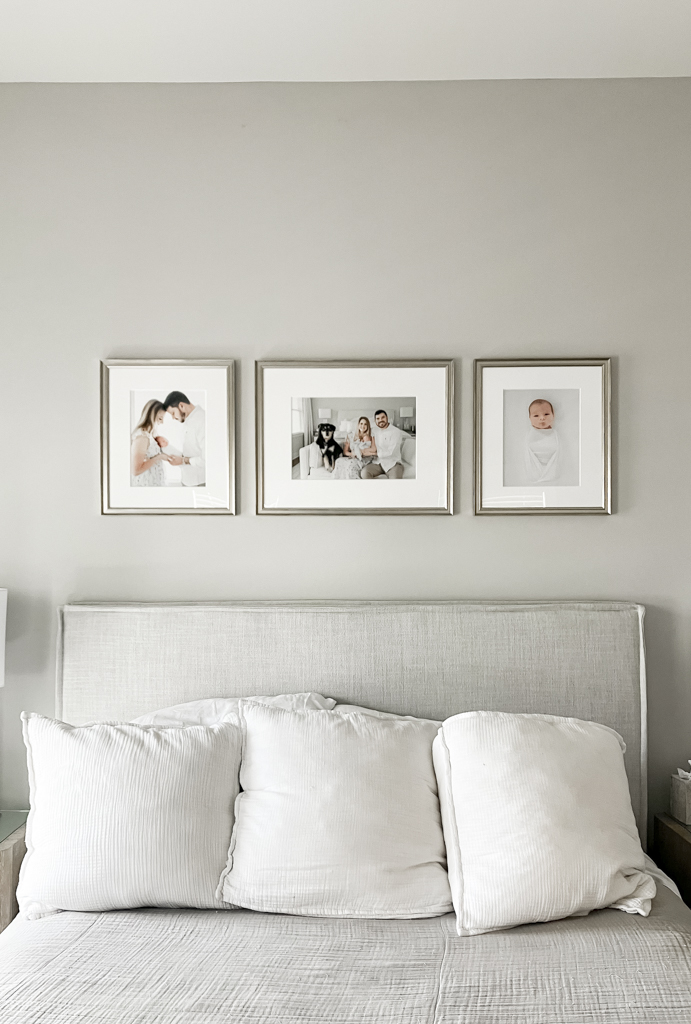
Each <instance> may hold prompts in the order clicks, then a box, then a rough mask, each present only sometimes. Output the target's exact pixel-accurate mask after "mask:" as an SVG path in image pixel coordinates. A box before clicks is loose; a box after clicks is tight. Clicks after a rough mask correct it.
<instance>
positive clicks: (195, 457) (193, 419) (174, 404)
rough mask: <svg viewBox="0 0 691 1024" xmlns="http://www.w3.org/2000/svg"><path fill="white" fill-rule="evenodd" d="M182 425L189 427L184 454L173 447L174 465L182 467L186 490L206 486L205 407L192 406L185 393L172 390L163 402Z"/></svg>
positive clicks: (172, 459)
mask: <svg viewBox="0 0 691 1024" xmlns="http://www.w3.org/2000/svg"><path fill="white" fill-rule="evenodd" d="M163 404H164V406H165V408H166V412H169V413H170V415H171V416H172V417H173V419H174V420H177V421H178V423H184V424H185V439H184V441H183V442H182V451H181V452H176V451H175V449H174V448H170V449H169V451H168V452H166V455H169V456H170V460H169V461H170V464H171V466H182V486H183V487H205V486H206V415H205V413H204V410H203V409H202V407H201V405H192V403H191V402H190V400H189V398H188V397H187V395H185V394H183V392H182V391H171V392H170V394H169V395H168V397H167V398H166V400H165V402H164V403H163Z"/></svg>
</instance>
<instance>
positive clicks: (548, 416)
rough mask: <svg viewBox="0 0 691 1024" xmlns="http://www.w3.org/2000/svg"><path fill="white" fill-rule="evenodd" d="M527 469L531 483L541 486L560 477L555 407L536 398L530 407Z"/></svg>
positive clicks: (526, 451) (526, 449) (526, 448)
mask: <svg viewBox="0 0 691 1024" xmlns="http://www.w3.org/2000/svg"><path fill="white" fill-rule="evenodd" d="M528 417H529V419H530V426H529V427H528V433H527V435H526V447H525V468H526V473H527V474H528V479H529V480H530V481H531V483H536V484H541V483H546V482H547V481H549V480H554V479H555V477H557V476H558V475H559V468H560V467H559V435H558V433H557V431H556V429H555V427H554V406H553V405H552V403H551V402H548V401H547V399H546V398H536V399H535V400H534V401H533V402H531V403H530V405H529V406H528Z"/></svg>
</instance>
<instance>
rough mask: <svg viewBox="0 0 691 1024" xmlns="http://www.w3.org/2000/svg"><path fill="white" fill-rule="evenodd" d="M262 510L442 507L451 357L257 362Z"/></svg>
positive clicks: (381, 511)
mask: <svg viewBox="0 0 691 1024" xmlns="http://www.w3.org/2000/svg"><path fill="white" fill-rule="evenodd" d="M256 416H257V512H258V514H260V515H329V514H331V515H435V514H436V515H450V514H451V513H452V504H453V497H452V496H453V483H452V470H453V363H452V361H451V360H425V361H415V362H403V361H382V362H325V361H324V362H322V361H317V362H259V363H257V365H256Z"/></svg>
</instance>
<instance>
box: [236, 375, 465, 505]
mask: <svg viewBox="0 0 691 1024" xmlns="http://www.w3.org/2000/svg"><path fill="white" fill-rule="evenodd" d="M382 369H384V370H413V371H415V370H419V371H425V370H437V371H441V372H442V374H443V397H442V398H441V401H442V403H443V409H440V410H437V412H438V418H439V421H440V422H443V431H444V445H445V455H444V462H443V474H440V475H443V480H439V481H438V484H439V493H441V492H443V494H444V499H443V501H441V502H440V504H439V505H433V504H432V503H427V504H424V505H406V504H399V505H397V506H395V507H391V506H386V507H383V506H382V505H381V504H377V503H376V501H374V503H373V499H376V498H377V496H378V495H377V490H378V489H379V488H383V487H384V486H387V485H386V484H384V483H373V484H364V485H361V484H358V486H364V487H365V488H372V490H371V491H370V493H367V491H363V498H366V499H367V501H368V502H369V504H363V505H362V506H357V507H352V506H351V507H344V506H343V505H333V506H324V505H317V504H313V505H310V504H307V505H304V506H300V507H297V506H295V505H289V504H287V505H281V504H276V503H275V502H269V501H268V500H267V483H269V481H268V480H267V473H268V467H267V459H266V452H265V440H266V429H265V402H266V388H265V378H266V374H267V373H268V372H269V371H276V370H278V371H281V370H347V371H350V370H363V371H369V370H382ZM358 393H361V394H363V395H365V394H369V393H371V392H367V391H362V392H358ZM386 393H387V394H391V392H386ZM255 418H256V419H255V426H256V431H255V442H256V449H255V455H256V498H257V501H256V511H257V515H274V516H275V515H315V516H316V515H318V516H323V515H377V516H378V515H453V469H454V362H453V360H452V359H420V360H414V359H410V360H408V359H400V360H395V359H382V360H259V361H257V362H256V363H255ZM416 446H417V437H416ZM410 482H411V481H396V483H410ZM413 482H415V481H413ZM312 486H313V485H312ZM331 486H333V485H331ZM381 496H382V492H379V497H381Z"/></svg>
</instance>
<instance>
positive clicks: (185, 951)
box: [0, 886, 691, 1024]
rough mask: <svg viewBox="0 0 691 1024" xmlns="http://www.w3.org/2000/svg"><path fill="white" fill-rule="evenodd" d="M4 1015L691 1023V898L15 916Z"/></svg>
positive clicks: (85, 1021)
mask: <svg viewBox="0 0 691 1024" xmlns="http://www.w3.org/2000/svg"><path fill="white" fill-rule="evenodd" d="M0 1020H1V1021H2V1024H39V1022H40V1024H77V1022H79V1024H207V1022H208V1024H221V1022H223V1024H225V1022H232V1024H259V1022H262V1024H325V1022H329V1024H370V1022H371V1024H374V1022H377V1024H389V1022H390V1024H452V1022H453V1024H585V1022H607V1024H614V1022H616V1024H633V1022H636V1024H658V1022H659V1024H691V911H690V910H689V909H687V908H686V907H685V906H684V904H683V903H682V902H681V900H679V899H678V897H676V896H675V895H674V894H673V893H671V892H669V891H668V890H667V889H666V888H664V887H663V886H660V887H659V893H658V896H657V897H656V899H655V901H654V904H653V911H652V914H651V916H650V917H649V918H641V917H638V916H629V915H627V914H624V913H622V912H621V911H617V910H603V911H597V912H595V913H593V914H591V915H590V916H589V917H585V918H570V919H568V920H565V921H557V922H553V923H550V924H539V925H530V926H525V927H521V928H514V929H512V930H511V931H504V932H494V933H492V934H488V935H479V936H473V937H468V938H459V937H458V936H457V935H456V933H455V919H454V917H453V916H452V915H447V916H446V917H441V918H431V919H426V920H418V921H359V920H358V921H355V920H333V919H317V918H299V917H287V916H277V915H270V914H256V913H253V912H251V911H193V910H187V911H185V910H138V911H127V912H111V913H104V914H75V913H66V914H60V915H58V916H56V917H52V918H46V919H44V920H42V921H34V922H28V921H23V920H20V919H18V920H16V921H15V922H13V924H12V925H10V927H9V928H8V929H7V930H6V931H5V932H4V933H3V935H2V936H0Z"/></svg>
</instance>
